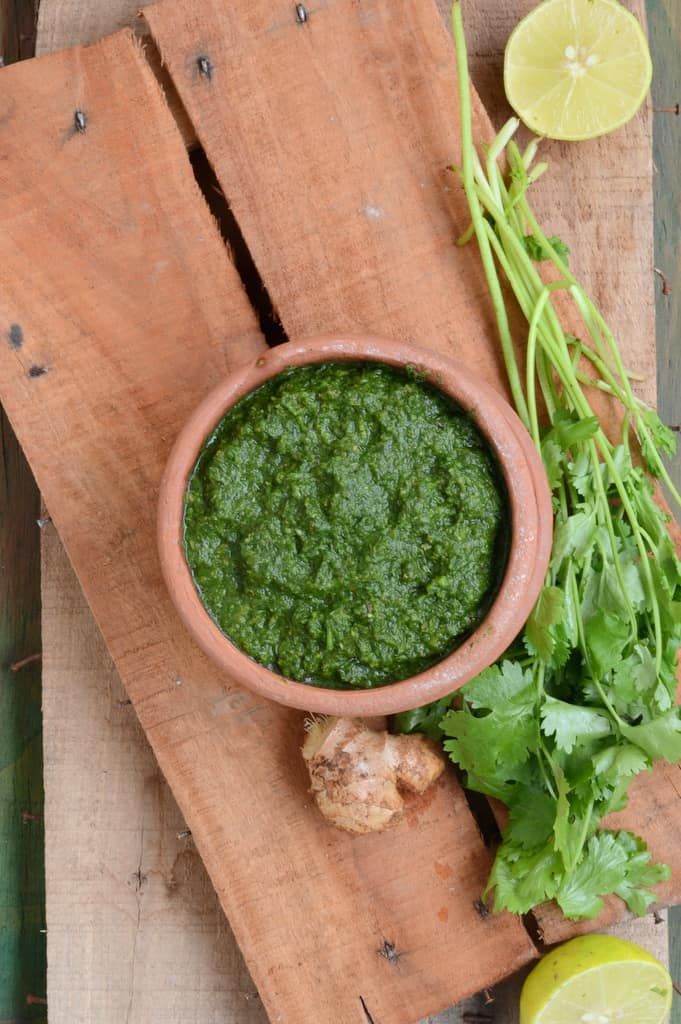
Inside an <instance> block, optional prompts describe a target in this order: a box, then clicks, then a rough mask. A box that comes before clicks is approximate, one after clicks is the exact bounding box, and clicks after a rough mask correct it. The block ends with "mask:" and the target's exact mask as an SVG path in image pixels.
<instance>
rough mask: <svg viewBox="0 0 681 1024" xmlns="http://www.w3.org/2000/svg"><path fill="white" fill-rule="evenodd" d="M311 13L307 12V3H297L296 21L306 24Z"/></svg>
mask: <svg viewBox="0 0 681 1024" xmlns="http://www.w3.org/2000/svg"><path fill="white" fill-rule="evenodd" d="M309 17H310V15H309V14H308V13H307V8H306V7H305V4H296V21H297V22H298V24H299V25H304V24H305V22H306V21H307V20H308V18H309Z"/></svg>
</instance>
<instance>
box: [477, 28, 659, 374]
mask: <svg viewBox="0 0 681 1024" xmlns="http://www.w3.org/2000/svg"><path fill="white" fill-rule="evenodd" d="M475 49H476V52H477V53H478V54H479V47H475ZM610 156H611V155H610ZM606 199H607V198H606V197H603V196H600V197H599V202H601V204H603V205H605V206H607V203H606ZM623 202H624V196H623ZM566 209H568V207H566ZM600 212H601V209H600V208H599V214H600ZM612 226H614V225H612ZM564 233H565V234H569V230H566V231H565V232H564ZM640 241H641V238H640V236H639V242H640ZM640 251H641V249H640V248H639V250H638V252H640ZM592 252H593V248H592ZM623 265H624V266H625V272H626V265H627V261H626V260H625V261H624V263H623ZM605 305H606V307H607V302H606V303H605ZM639 308H641V307H640V306H639ZM639 337H640V336H639ZM649 350H650V349H649V348H648V351H649ZM645 354H646V353H645V346H644V345H643V339H642V338H641V355H642V356H643V357H645ZM638 366H639V368H640V367H641V366H642V364H641V362H639V364H638Z"/></svg>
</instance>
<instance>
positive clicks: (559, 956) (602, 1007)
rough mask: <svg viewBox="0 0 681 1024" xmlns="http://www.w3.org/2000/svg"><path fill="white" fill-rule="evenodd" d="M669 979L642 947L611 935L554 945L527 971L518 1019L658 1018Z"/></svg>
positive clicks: (553, 1022)
mask: <svg viewBox="0 0 681 1024" xmlns="http://www.w3.org/2000/svg"><path fill="white" fill-rule="evenodd" d="M671 1005H672V983H671V978H670V977H669V974H668V973H667V971H666V970H665V968H664V967H663V966H662V964H661V963H660V962H659V961H658V960H656V959H655V957H654V956H652V954H650V953H648V951H647V950H645V949H641V947H640V946H636V945H634V943H633V942H626V941H625V940H624V939H617V938H615V937H614V936H611V935H583V936H581V937H580V938H578V939H572V940H571V941H570V942H566V943H565V945H563V946H559V947H558V948H557V949H554V950H553V951H552V952H550V953H547V954H546V956H545V957H544V958H543V959H542V960H540V962H539V963H538V964H537V966H536V967H535V968H534V970H533V971H532V972H531V973H530V974H529V975H528V977H527V979H526V981H525V984H524V986H523V991H522V994H521V996H520V1024H663V1022H665V1021H666V1020H667V1017H668V1014H669V1010H670V1008H671Z"/></svg>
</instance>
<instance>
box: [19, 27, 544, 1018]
mask: <svg viewBox="0 0 681 1024" xmlns="http://www.w3.org/2000/svg"><path fill="white" fill-rule="evenodd" d="M5 75H6V79H5V81H6V89H5V91H4V92H3V96H2V102H3V104H4V109H3V116H4V118H5V132H4V133H3V135H4V136H6V137H7V138H9V139H10V140H11V143H12V145H11V147H10V150H9V153H8V159H7V161H6V162H5V163H6V165H7V166H4V165H3V171H2V172H1V173H2V175H3V176H2V177H0V196H4V198H3V200H2V209H3V217H4V219H3V224H2V233H3V238H4V240H5V250H6V252H7V253H8V254H9V255H8V257H7V258H6V263H7V266H6V274H5V276H6V278H7V282H8V283H7V284H6V289H5V292H4V293H3V296H2V298H1V299H0V316H2V317H3V318H4V321H5V322H6V323H7V324H8V325H11V324H13V323H18V324H21V327H22V336H23V339H24V341H23V345H22V347H21V348H20V349H17V348H16V347H13V346H12V345H10V343H9V341H8V342H7V343H6V344H5V345H4V346H0V362H1V364H2V367H3V374H2V380H3V393H4V397H5V399H6V401H7V404H8V407H9V408H10V412H11V415H12V419H13V421H14V422H15V423H16V425H17V427H18V429H19V432H20V434H21V436H22V439H23V442H24V444H25V446H26V448H27V450H28V453H29V456H30V457H31V459H32V462H33V465H34V468H35V469H36V473H37V476H38V480H39V482H40V483H41V486H42V488H43V492H44V494H45V497H46V500H47V502H48V505H49V506H50V509H51V511H52V514H53V516H54V519H55V522H56V524H57V527H58V529H59V530H60V532H61V534H62V537H63V538H64V540H65V543H66V548H67V550H68V551H69V554H70V557H71V559H72V561H73V562H74V564H75V566H76V569H77V571H78V573H79V576H80V579H81V582H82V583H83V585H84V588H85V591H86V593H87V595H88V598H89V601H90V603H91V606H92V607H93V610H94V612H95V616H96V617H97V619H98V621H99V623H100V626H101V627H102V630H103V633H104V636H105V639H106V640H107V645H108V647H109V649H110V651H111V652H112V654H113V657H114V660H115V661H116V663H117V666H118V669H119V671H120V673H121V675H122V677H123V679H124V680H125V682H126V686H127V688H128V691H129V693H130V696H131V698H132V700H133V702H134V703H135V705H136V709H137V711H138V714H139V716H140V719H141V721H142V724H143V726H144V727H145V730H146V732H147V735H148V737H149V739H150V741H151V743H152V747H153V748H154V750H155V752H156V754H157V756H158V758H159V762H160V763H161V766H162V768H163V770H164V772H165V774H166V776H167V778H168V779H169V782H170V783H171V786H172V787H173V789H174V791H175V793H176V794H177V795H178V797H179V802H180V804H181V807H182V810H183V812H184V813H185V815H186V817H187V820H188V823H189V825H190V827H191V829H192V831H193V833H194V836H195V838H196V840H197V844H198V846H199V849H200V852H201V854H202V856H203V858H204V861H205V863H206V865H207V867H208V870H209V873H210V875H211V877H212V880H213V882H214V884H215V885H216V888H217V890H218V894H219V896H220V898H221V900H222V901H223V904H224V905H226V906H227V907H228V910H229V915H230V920H231V921H232V923H233V925H234V928H235V932H236V934H237V938H238V939H239V941H240V944H241V945H242V948H245V949H246V951H247V959H248V963H249V966H250V968H251V970H252V972H253V974H254V977H255V979H256V981H257V983H258V986H259V988H260V990H261V992H262V993H263V995H264V997H265V1000H266V1002H267V1004H268V1008H269V1009H270V1012H271V1014H274V1016H275V1019H276V1016H277V1015H280V1016H281V1019H282V1020H285V1019H286V1018H287V1017H288V1018H289V1019H291V1020H295V1021H296V1022H301V1024H303V1022H306V1021H308V1020H315V1021H318V1020H320V1019H323V1018H324V1015H325V1014H326V1015H327V1017H328V1019H333V1020H335V1021H338V1022H345V1021H361V1020H362V1015H363V1010H362V1007H361V1002H360V996H362V997H364V998H365V1000H366V1003H367V1005H368V1006H369V1007H370V1009H371V1011H372V1012H374V1011H375V1012H376V1015H377V1016H378V1017H379V1018H380V1016H388V1017H390V1019H391V1020H393V1021H395V1022H398V1024H399V1022H400V1021H405V1022H406V1021H412V1020H413V1019H414V1018H415V1017H417V1016H419V1015H420V1014H421V1013H422V1012H424V1010H426V1009H428V1008H430V1007H431V1006H433V1005H435V1006H437V1005H438V1003H439V1005H440V1006H441V1005H444V1004H446V1003H447V1002H449V1001H451V998H452V997H455V996H456V995H457V994H459V993H463V992H465V991H466V990H469V989H472V988H476V987H480V986H481V985H482V984H483V983H484V981H485V980H490V981H491V980H492V978H491V977H489V975H491V974H493V975H496V976H499V974H501V973H502V972H503V971H505V970H510V969H512V968H513V967H514V966H515V965H517V964H518V963H520V962H523V961H524V960H527V959H528V957H531V956H532V947H531V945H530V943H529V940H528V938H527V935H526V933H525V932H524V931H523V929H522V926H521V925H520V923H519V922H517V921H515V920H514V919H513V918H511V917H509V916H507V917H504V918H500V919H498V920H495V921H494V923H493V924H492V923H491V922H489V921H482V920H481V919H480V917H479V915H478V914H477V911H476V910H475V907H474V901H475V898H476V897H477V894H478V893H479V891H480V887H481V885H482V884H483V881H484V878H485V876H486V873H487V870H488V867H489V858H488V857H487V855H486V853H485V851H484V848H483V846H482V843H481V841H480V839H479V836H478V833H477V830H476V828H475V826H474V824H473V821H472V819H471V817H470V815H469V812H468V809H467V805H466V804H465V801H464V799H463V796H462V794H461V792H460V790H459V789H458V787H457V786H456V785H455V783H454V781H453V779H452V778H451V777H450V778H449V779H445V780H444V781H443V783H442V785H441V786H440V787H439V788H438V789H437V790H436V792H435V793H434V795H433V798H432V801H431V802H430V804H429V805H428V806H424V809H423V813H422V814H419V811H418V810H416V809H415V810H414V816H411V815H410V817H409V819H408V820H407V821H406V822H405V824H404V827H403V828H402V829H401V830H398V831H395V832H393V833H389V834H386V835H384V836H377V837H371V838H370V839H369V840H368V841H367V842H353V841H352V840H351V839H350V837H346V836H341V835H339V834H336V833H332V832H330V830H329V829H328V828H327V826H326V825H325V824H324V822H323V821H321V820H320V819H319V818H318V816H317V814H316V812H315V811H314V809H313V808H312V807H311V806H310V805H309V803H308V802H307V801H306V799H305V789H306V783H305V780H304V773H303V770H302V766H301V767H299V768H298V769H297V770H296V768H295V766H296V764H297V765H300V762H299V761H298V760H297V747H298V745H299V743H300V740H301V721H300V717H299V716H297V715H293V714H291V713H289V712H286V711H283V710H281V709H278V708H274V707H271V706H268V705H265V704H259V703H258V702H254V701H252V700H251V699H250V698H249V697H247V696H246V695H244V694H242V693H241V692H239V691H237V690H235V689H234V688H233V687H231V686H230V685H229V683H228V682H227V680H225V679H224V678H221V677H219V676H218V674H217V673H216V672H215V670H214V669H213V668H212V667H211V666H210V665H208V664H207V662H206V661H205V659H204V658H203V657H202V656H201V655H200V654H199V653H198V651H196V650H195V649H194V648H193V646H192V645H191V644H190V642H189V640H188V639H187V637H186V635H185V634H184V631H183V630H182V629H181V628H180V627H179V625H178V624H177V622H176V620H175V617H174V616H173V614H172V612H171V609H170V604H169V602H168V600H167V598H166V596H165V593H164V591H163V588H162V585H161V581H160V577H159V574H158V568H157V562H156V556H155V553H154V549H153V526H154V494H155V490H156V487H157V484H158V479H159V477H160V473H161V470H162V465H163V462H164V459H165V455H166V453H167V451H168V446H169V444H170V441H171V439H172V437H173V436H174V434H175V433H176V431H177V428H178V426H179V424H180V423H181V422H182V420H183V419H184V417H185V416H186V414H187V411H188V409H189V408H190V407H191V406H192V405H193V404H195V402H196V400H197V398H198V397H199V395H200V394H203V393H204V392H205V390H206V389H207V388H208V387H209V386H210V385H211V384H212V383H213V382H214V380H215V379H216V377H217V376H218V375H220V374H221V373H224V371H225V369H226V367H227V366H228V365H229V362H230V360H231V359H234V358H245V356H246V353H247V352H248V351H251V352H254V347H255V342H256V335H255V331H254V324H253V318H252V315H251V313H250V311H248V310H247V309H246V306H245V300H244V298H243V295H242V292H241V290H240V287H239V288H238V289H237V288H236V283H235V286H234V287H233V288H232V287H231V286H229V282H230V277H229V272H230V270H231V267H230V264H229V263H228V262H227V261H226V257H225V255H224V252H223V253H222V255H221V256H218V254H217V252H216V251H215V246H217V245H218V244H219V239H218V238H217V234H216V232H215V228H214V225H213V224H212V222H211V221H210V218H209V217H208V215H207V212H206V211H205V209H204V208H203V207H201V206H200V205H199V204H198V203H197V202H194V201H193V200H192V197H193V196H194V195H195V190H194V186H193V182H192V181H191V177H190V171H189V165H188V163H187V160H186V156H185V153H184V150H183V148H182V146H181V142H180V139H179V136H178V135H177V132H176V130H175V128H174V126H173V124H172V121H171V118H170V115H169V114H168V112H167V110H166V108H165V107H163V105H162V100H161V97H160V94H159V91H158V89H157V86H156V84H155V82H154V81H153V79H152V78H151V75H150V73H149V72H148V69H147V67H146V65H145V64H144V61H143V59H142V56H141V54H140V53H139V51H138V49H137V48H136V47H135V45H134V43H133V42H132V41H131V40H130V38H129V37H128V36H127V35H125V36H123V37H113V38H112V40H110V41H108V42H106V43H104V44H100V45H98V46H97V47H95V48H93V49H90V50H87V49H86V50H83V51H73V52H71V53H69V54H66V55H63V56H59V57H51V58H45V59H44V60H43V61H41V62H40V73H39V74H34V73H33V69H32V68H28V67H23V68H17V69H16V70H15V69H10V70H9V71H8V72H6V73H5ZM112 83H113V87H112ZM76 108H77V109H82V110H83V111H84V112H85V113H86V115H87V127H86V131H85V132H74V131H73V129H72V124H73V122H72V120H71V119H72V117H73V114H72V111H73V110H74V109H76ZM137 109H139V110H143V111H144V118H143V120H140V122H139V123H138V124H137V125H136V123H135V121H134V119H133V121H132V122H131V120H130V111H131V110H137ZM19 110H20V111H21V115H19V113H18V111H19ZM131 152H133V153H134V157H135V158H134V160H130V159H128V160H127V161H126V160H125V159H123V157H124V156H125V157H127V156H129V154H130V153H131ZM24 154H28V155H29V157H30V165H29V169H28V170H27V172H26V173H25V174H24V176H23V178H22V179H21V186H20V187H18V186H17V180H18V179H17V176H16V175H10V174H9V165H10V164H11V162H12V160H15V161H17V162H18V163H19V164H21V163H22V160H23V156H24ZM159 180H161V181H163V188H162V189H160V190H159V188H158V187H157V185H156V184H155V182H158V181H159ZM55 196H63V203H59V204H57V203H55V201H54V197H55ZM41 200H42V202H41ZM199 211H200V213H199ZM171 225H172V228H171ZM27 239H28V240H30V241H28V242H27ZM46 240H48V241H49V244H50V246H51V248H52V257H53V258H52V260H51V261H50V266H49V268H47V267H45V266H44V265H42V266H41V264H40V263H39V262H38V260H37V259H34V258H33V251H31V252H29V249H31V247H32V246H33V245H44V244H45V241H46ZM232 274H233V271H232ZM150 281H151V282H152V283H153V286H154V287H153V291H152V290H151V288H150ZM34 294H38V295H40V296H41V302H40V303H35V302H31V303H28V302H27V301H26V296H27V295H34ZM150 294H153V298H154V301H153V302H152V303H150V301H149V296H150ZM95 295H96V297H97V298H96V301H95V300H94V298H93V296H95ZM246 314H247V315H246ZM7 330H10V327H9V326H8V328H7ZM12 336H13V338H16V337H17V332H16V331H14V332H13V335H12ZM249 346H250V348H249ZM31 366H34V367H36V368H38V367H44V368H46V369H47V371H48V372H47V373H45V374H40V375H38V374H37V370H34V372H33V375H30V368H31ZM180 381H181V384H182V386H181V387H179V386H178V382H180ZM36 408H39V409H40V416H36ZM65 449H66V450H68V458H67V459H65V458H64V455H63V453H64V450H65ZM113 483H115V487H114V488H112V484H113ZM292 765H293V767H292ZM272 836H276V839H277V842H276V846H273V844H272V838H271V837H272ZM438 864H439V865H440V866H441V865H443V864H444V865H448V866H449V867H448V870H449V869H451V872H452V874H451V876H448V877H451V878H452V879H456V882H455V883H454V882H450V881H446V880H444V879H442V878H440V876H439V875H437V870H436V865H438ZM433 878H435V884H433V881H432V879H433ZM438 879H439V880H438ZM447 916H448V918H449V926H448V927H444V923H443V918H445V917H447ZM452 934H456V935H457V938H458V942H459V944H460V949H461V955H462V958H463V960H464V961H465V962H466V964H467V968H466V971H465V972H463V971H462V972H461V974H460V975H459V976H458V977H456V976H454V977H453V976H452V971H451V936H452ZM385 939H389V940H390V941H395V942H396V944H397V945H398V948H401V949H403V950H405V953H406V955H405V957H404V958H403V959H402V960H401V961H400V969H399V971H397V970H395V968H394V966H393V965H392V964H390V963H389V961H387V960H385V959H384V958H381V957H379V956H377V952H376V951H377V949H380V948H381V946H382V943H383V941H384V940H385ZM292 940H293V941H292ZM320 945H321V946H322V947H323V948H324V949H325V950H326V951H327V955H328V957H329V958H330V961H331V962H333V963H334V967H335V969H334V972H333V974H326V975H322V974H321V973H320V970H319V967H318V958H317V957H318V949H319V948H320Z"/></svg>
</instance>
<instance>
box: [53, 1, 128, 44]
mask: <svg viewBox="0 0 681 1024" xmlns="http://www.w3.org/2000/svg"><path fill="white" fill-rule="evenodd" d="M142 7H144V0H97V2H96V3H92V2H89V3H88V2H83V0H42V2H40V6H39V8H38V23H37V38H36V50H35V52H36V54H37V55H38V56H41V55H43V54H46V53H55V52H56V51H58V50H65V49H67V48H68V47H70V46H76V45H78V44H80V45H85V44H87V43H94V42H96V41H97V40H98V39H102V38H103V37H104V36H108V35H111V33H113V32H117V31H118V30H119V29H122V28H136V27H137V25H138V22H139V19H138V17H137V15H138V12H139V10H140V8H142Z"/></svg>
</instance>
